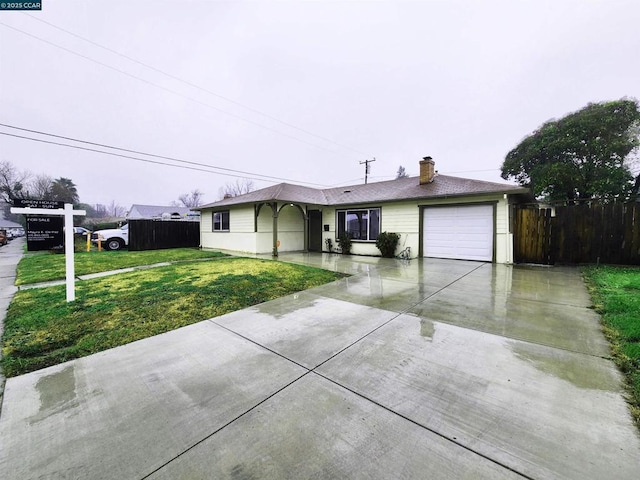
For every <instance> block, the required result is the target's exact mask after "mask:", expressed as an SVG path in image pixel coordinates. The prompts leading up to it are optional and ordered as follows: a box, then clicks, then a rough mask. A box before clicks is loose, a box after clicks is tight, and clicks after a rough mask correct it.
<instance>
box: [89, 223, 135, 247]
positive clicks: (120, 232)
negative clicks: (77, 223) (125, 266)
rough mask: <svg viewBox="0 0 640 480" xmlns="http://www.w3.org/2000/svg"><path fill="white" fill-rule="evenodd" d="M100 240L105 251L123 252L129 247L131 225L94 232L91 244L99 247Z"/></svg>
mask: <svg viewBox="0 0 640 480" xmlns="http://www.w3.org/2000/svg"><path fill="white" fill-rule="evenodd" d="M98 240H100V243H101V245H102V247H104V249H105V250H121V249H123V248H124V247H127V246H129V225H123V226H122V227H120V228H111V229H108V230H98V231H96V232H93V233H92V234H91V243H94V244H96V245H97V244H98Z"/></svg>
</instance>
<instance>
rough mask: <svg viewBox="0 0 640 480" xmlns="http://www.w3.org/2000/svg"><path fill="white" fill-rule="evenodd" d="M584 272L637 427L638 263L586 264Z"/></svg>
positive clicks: (639, 410)
mask: <svg viewBox="0 0 640 480" xmlns="http://www.w3.org/2000/svg"><path fill="white" fill-rule="evenodd" d="M583 274H584V277H585V280H586V282H587V285H588V287H589V290H590V293H591V297H592V299H593V303H594V305H595V307H596V310H597V311H598V312H599V313H600V315H602V320H603V323H604V332H605V335H606V336H607V338H608V339H609V341H610V343H611V345H612V350H613V355H614V360H615V362H616V364H617V365H618V367H619V368H620V370H621V371H622V372H623V373H624V375H625V377H626V380H627V387H628V394H629V395H628V401H629V404H630V406H631V413H632V415H633V417H634V420H635V421H636V424H637V425H638V426H639V427H640V267H617V266H601V267H595V266H593V267H585V268H584V269H583Z"/></svg>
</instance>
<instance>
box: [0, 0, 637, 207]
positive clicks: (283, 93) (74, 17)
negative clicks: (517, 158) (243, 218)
mask: <svg viewBox="0 0 640 480" xmlns="http://www.w3.org/2000/svg"><path fill="white" fill-rule="evenodd" d="M127 57H129V58H127ZM639 59H640V2H639V1H638V0H629V1H616V0H608V1H589V0H575V1H572V0H567V1H565V0H535V1H517V0H504V1H471V0H469V1H463V0H459V1H450V0H447V1H426V0H425V1H416V2H392V1H386V2H383V1H380V2H373V1H359V2H354V1H352V2H343V1H333V2H327V1H322V2H301V1H290V2H274V1H257V2H241V1H232V2H214V1H184V0H183V1H176V0H173V1H164V0H153V1H151V0H147V1H131V0H129V1H118V0H108V1H104V0H93V1H91V2H87V1H72V0H42V10H41V11H34V12H28V13H21V12H7V11H0V123H2V124H6V125H12V126H17V127H21V128H25V129H30V130H36V131H41V132H45V133H50V134H55V135H60V136H64V137H70V138H75V139H79V140H84V141H90V142H95V143H99V144H104V145H109V146H113V147H119V148H124V149H130V150H135V151H138V152H144V153H150V154H154V155H159V156H164V157H172V158H176V159H180V160H184V161H187V162H194V163H191V164H185V163H182V164H178V163H176V162H175V161H170V160H166V159H159V158H157V157H148V156H143V155H141V154H139V153H137V154H131V153H125V152H122V151H119V152H118V151H116V150H111V151H112V152H114V153H120V154H125V155H130V156H133V157H136V158H141V159H146V160H153V161H159V162H165V163H172V164H178V165H183V166H190V167H192V168H197V169H200V170H189V169H184V168H176V167H171V166H165V165H159V164H154V163H146V162H141V161H138V160H133V159H128V158H121V157H115V156H108V155H104V154H100V153H95V152H90V151H85V150H79V149H72V148H68V147H61V146H56V145H50V144H45V143H39V142H35V141H32V140H25V139H18V138H15V137H9V136H6V135H0V160H4V161H9V162H11V163H13V164H14V165H15V166H17V167H19V168H21V169H26V170H29V171H31V172H33V173H34V174H48V175H50V176H52V177H54V178H58V177H66V178H70V179H72V180H73V181H74V182H75V184H76V185H77V187H78V192H79V194H80V199H81V201H82V202H84V203H89V204H95V203H103V204H108V203H110V202H111V201H113V200H115V201H116V202H117V203H119V204H121V205H123V206H125V207H129V206H130V205H131V204H134V203H137V204H156V205H168V204H169V203H170V202H171V201H175V200H177V198H178V196H179V195H180V194H182V193H187V192H190V191H192V190H194V189H198V190H200V191H202V192H204V194H205V196H204V201H205V202H206V203H209V202H212V201H215V200H217V199H218V198H219V190H220V187H222V186H223V185H225V184H226V183H229V182H233V181H235V180H236V178H234V177H228V176H224V175H221V171H220V170H218V171H215V170H214V169H212V168H210V167H205V166H202V165H195V164H203V165H210V166H213V167H222V168H226V169H232V170H237V171H242V172H249V173H250V175H249V173H248V174H242V173H237V175H239V176H240V177H242V176H250V177H254V184H255V186H256V187H257V188H261V187H266V186H269V185H272V184H273V182H279V181H288V182H299V183H302V182H310V183H311V184H317V185H318V186H320V185H322V186H336V185H349V184H356V183H362V182H363V181H364V165H360V162H362V161H364V160H367V159H373V158H375V159H376V161H375V163H372V164H371V176H370V181H380V180H387V179H391V178H394V176H395V174H396V171H397V169H398V166H400V165H403V166H404V167H405V168H406V170H407V172H408V173H409V174H412V175H416V174H417V173H418V161H419V160H420V159H421V158H422V157H424V156H427V155H429V156H432V157H433V158H434V160H435V161H436V169H437V170H438V171H439V172H440V173H441V174H451V175H457V176H461V177H468V178H478V179H482V180H490V181H502V180H501V178H500V166H501V164H502V161H503V159H504V156H505V154H506V153H507V152H508V151H509V150H510V149H512V148H513V147H515V146H516V145H517V144H518V143H519V141H520V140H521V139H522V138H523V137H525V136H526V135H528V134H529V133H531V132H532V131H533V130H534V129H536V128H537V127H538V126H540V125H541V124H542V123H543V122H545V121H547V120H549V119H551V118H559V117H561V116H563V115H565V114H567V113H569V112H571V111H575V110H578V109H580V108H582V107H583V106H585V105H586V104H587V103H589V102H597V101H604V100H616V99H620V98H622V97H625V96H626V97H633V98H640V62H639V61H638V60H639ZM0 132H5V133H11V134H14V135H23V136H29V137H32V138H37V139H42V140H48V141H55V142H60V143H66V144H73V145H77V146H84V147H88V148H95V149H100V150H105V148H104V147H95V146H91V145H88V144H81V143H75V142H71V141H69V140H61V139H56V138H54V137H47V136H43V135H39V134H34V133H29V132H24V131H19V130H15V129H11V128H8V127H0ZM202 170H205V171H202ZM215 172H217V173H215ZM227 173H232V172H227ZM263 175H269V176H271V177H277V178H280V179H284V180H277V179H273V182H268V181H264V180H262V181H260V180H256V179H258V178H264V177H262V176H263ZM307 185H309V183H307ZM311 186H313V185H311Z"/></svg>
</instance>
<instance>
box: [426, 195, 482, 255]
mask: <svg viewBox="0 0 640 480" xmlns="http://www.w3.org/2000/svg"><path fill="white" fill-rule="evenodd" d="M423 226H424V229H423V232H424V237H423V242H424V243H423V247H424V256H425V257H436V258H459V259H463V260H483V261H488V262H490V261H492V260H493V205H472V206H464V207H433V208H425V209H424V224H423Z"/></svg>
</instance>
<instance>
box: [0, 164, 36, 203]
mask: <svg viewBox="0 0 640 480" xmlns="http://www.w3.org/2000/svg"><path fill="white" fill-rule="evenodd" d="M30 178H31V174H30V173H29V172H27V171H20V170H18V169H17V168H16V167H14V166H13V164H12V163H11V162H6V161H5V162H0V200H2V201H3V202H5V203H11V201H12V200H13V199H14V198H26V197H27V195H28V182H29V180H30Z"/></svg>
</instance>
